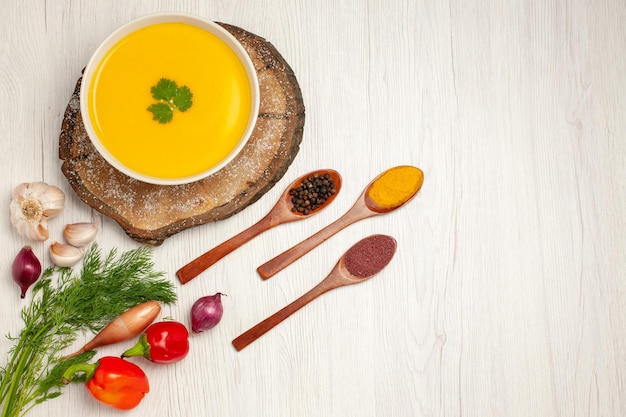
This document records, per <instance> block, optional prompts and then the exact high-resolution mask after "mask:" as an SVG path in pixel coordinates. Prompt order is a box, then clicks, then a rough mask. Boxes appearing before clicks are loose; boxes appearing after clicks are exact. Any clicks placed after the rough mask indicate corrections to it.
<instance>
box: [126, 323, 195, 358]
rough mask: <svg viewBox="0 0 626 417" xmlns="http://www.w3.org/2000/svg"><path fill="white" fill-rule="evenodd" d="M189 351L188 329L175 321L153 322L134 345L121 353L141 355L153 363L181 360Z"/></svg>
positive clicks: (127, 355)
mask: <svg viewBox="0 0 626 417" xmlns="http://www.w3.org/2000/svg"><path fill="white" fill-rule="evenodd" d="M188 352H189V331H188V330H187V328H186V327H185V325H184V324H182V323H179V322H177V321H161V322H158V323H153V324H151V325H150V326H148V328H147V329H146V330H145V331H144V333H143V334H142V335H141V336H139V341H138V342H137V344H136V345H135V346H133V347H132V348H130V349H128V350H127V351H126V352H124V353H123V354H122V357H123V358H126V357H129V356H143V357H144V358H146V359H148V360H150V361H152V362H154V363H173V362H178V361H180V360H182V359H183V358H184V357H185V356H187V353H188Z"/></svg>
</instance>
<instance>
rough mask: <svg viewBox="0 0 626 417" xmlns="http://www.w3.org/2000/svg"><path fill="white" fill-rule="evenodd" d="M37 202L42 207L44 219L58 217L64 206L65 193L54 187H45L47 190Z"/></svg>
mask: <svg viewBox="0 0 626 417" xmlns="http://www.w3.org/2000/svg"><path fill="white" fill-rule="evenodd" d="M46 185H47V184H46ZM39 201H40V202H41V206H42V207H43V215H44V217H47V218H51V217H54V216H56V215H58V214H59V213H60V212H61V210H63V207H64V206H65V193H63V191H61V189H60V188H58V187H55V186H54V185H47V188H46V189H45V190H44V191H43V193H41V195H40V196H39Z"/></svg>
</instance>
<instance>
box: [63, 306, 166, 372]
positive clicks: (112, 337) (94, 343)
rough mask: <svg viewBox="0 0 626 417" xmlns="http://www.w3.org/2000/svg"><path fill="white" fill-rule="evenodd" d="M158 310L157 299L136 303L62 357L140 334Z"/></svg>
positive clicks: (75, 354) (156, 314)
mask: <svg viewBox="0 0 626 417" xmlns="http://www.w3.org/2000/svg"><path fill="white" fill-rule="evenodd" d="M160 312H161V304H159V302H158V301H154V300H152V301H146V302H145V303H141V304H138V305H136V306H134V307H132V308H130V309H129V310H127V311H125V312H124V313H122V314H121V315H120V316H119V317H117V318H116V319H115V320H113V321H112V322H110V323H109V324H107V325H106V326H105V327H104V328H103V329H102V330H100V333H98V334H97V335H96V336H95V337H94V338H93V339H91V340H90V341H89V342H87V344H85V346H83V347H82V348H80V349H79V350H78V351H77V352H74V353H72V354H70V355H67V356H65V357H64V358H63V359H64V360H65V359H69V358H72V357H74V356H77V355H80V354H81V353H83V352H87V351H90V350H94V349H95V348H98V347H100V346H106V345H112V344H114V343H118V342H123V341H124V340H128V339H131V338H133V337H135V336H137V335H139V334H141V333H142V332H143V331H144V330H145V329H146V328H147V327H148V326H149V325H150V323H152V322H153V321H154V319H156V317H157V316H158V315H159V313H160Z"/></svg>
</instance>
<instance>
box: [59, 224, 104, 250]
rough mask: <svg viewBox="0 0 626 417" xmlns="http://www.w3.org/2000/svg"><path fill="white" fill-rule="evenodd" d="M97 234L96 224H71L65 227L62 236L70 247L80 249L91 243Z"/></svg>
mask: <svg viewBox="0 0 626 417" xmlns="http://www.w3.org/2000/svg"><path fill="white" fill-rule="evenodd" d="M96 234H98V225H97V224H96V223H73V224H68V225H67V226H65V229H64V230H63V236H65V240H66V241H67V243H69V244H70V245H72V246H76V247H82V246H85V245H87V244H89V243H91V242H92V241H93V240H94V239H95V238H96Z"/></svg>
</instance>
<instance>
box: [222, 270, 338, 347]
mask: <svg viewBox="0 0 626 417" xmlns="http://www.w3.org/2000/svg"><path fill="white" fill-rule="evenodd" d="M332 275H333V274H332V273H331V275H329V276H328V277H327V279H324V280H323V281H322V282H320V283H319V284H317V285H316V286H315V287H313V288H312V289H311V290H309V292H307V293H305V294H304V295H302V296H301V297H300V298H298V299H297V300H295V301H293V302H292V303H291V304H289V305H287V306H286V307H283V308H282V309H281V310H279V311H277V312H276V313H274V314H273V315H271V316H269V317H268V318H266V319H265V320H263V321H262V322H260V323H259V324H257V325H256V326H254V327H251V328H250V329H249V330H247V331H245V332H244V333H242V334H241V335H239V336H237V337H236V338H235V339H234V340H233V346H234V347H235V349H237V351H240V350H241V349H243V348H245V347H246V346H248V345H249V344H250V343H252V342H254V341H255V340H257V339H258V338H259V337H261V336H263V335H264V334H265V333H267V332H268V331H270V330H272V329H273V328H274V327H276V325H278V324H279V323H281V322H282V321H283V320H285V319H286V318H287V317H289V316H291V315H292V314H293V313H295V312H296V311H298V310H300V309H301V308H302V307H304V306H305V305H307V304H308V303H310V302H311V301H313V300H314V299H316V298H317V297H319V296H320V295H322V294H324V293H325V292H327V291H329V290H332V289H333V288H337V287H338V286H341V283H338V282H336V281H335V280H333V279H331V278H332Z"/></svg>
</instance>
